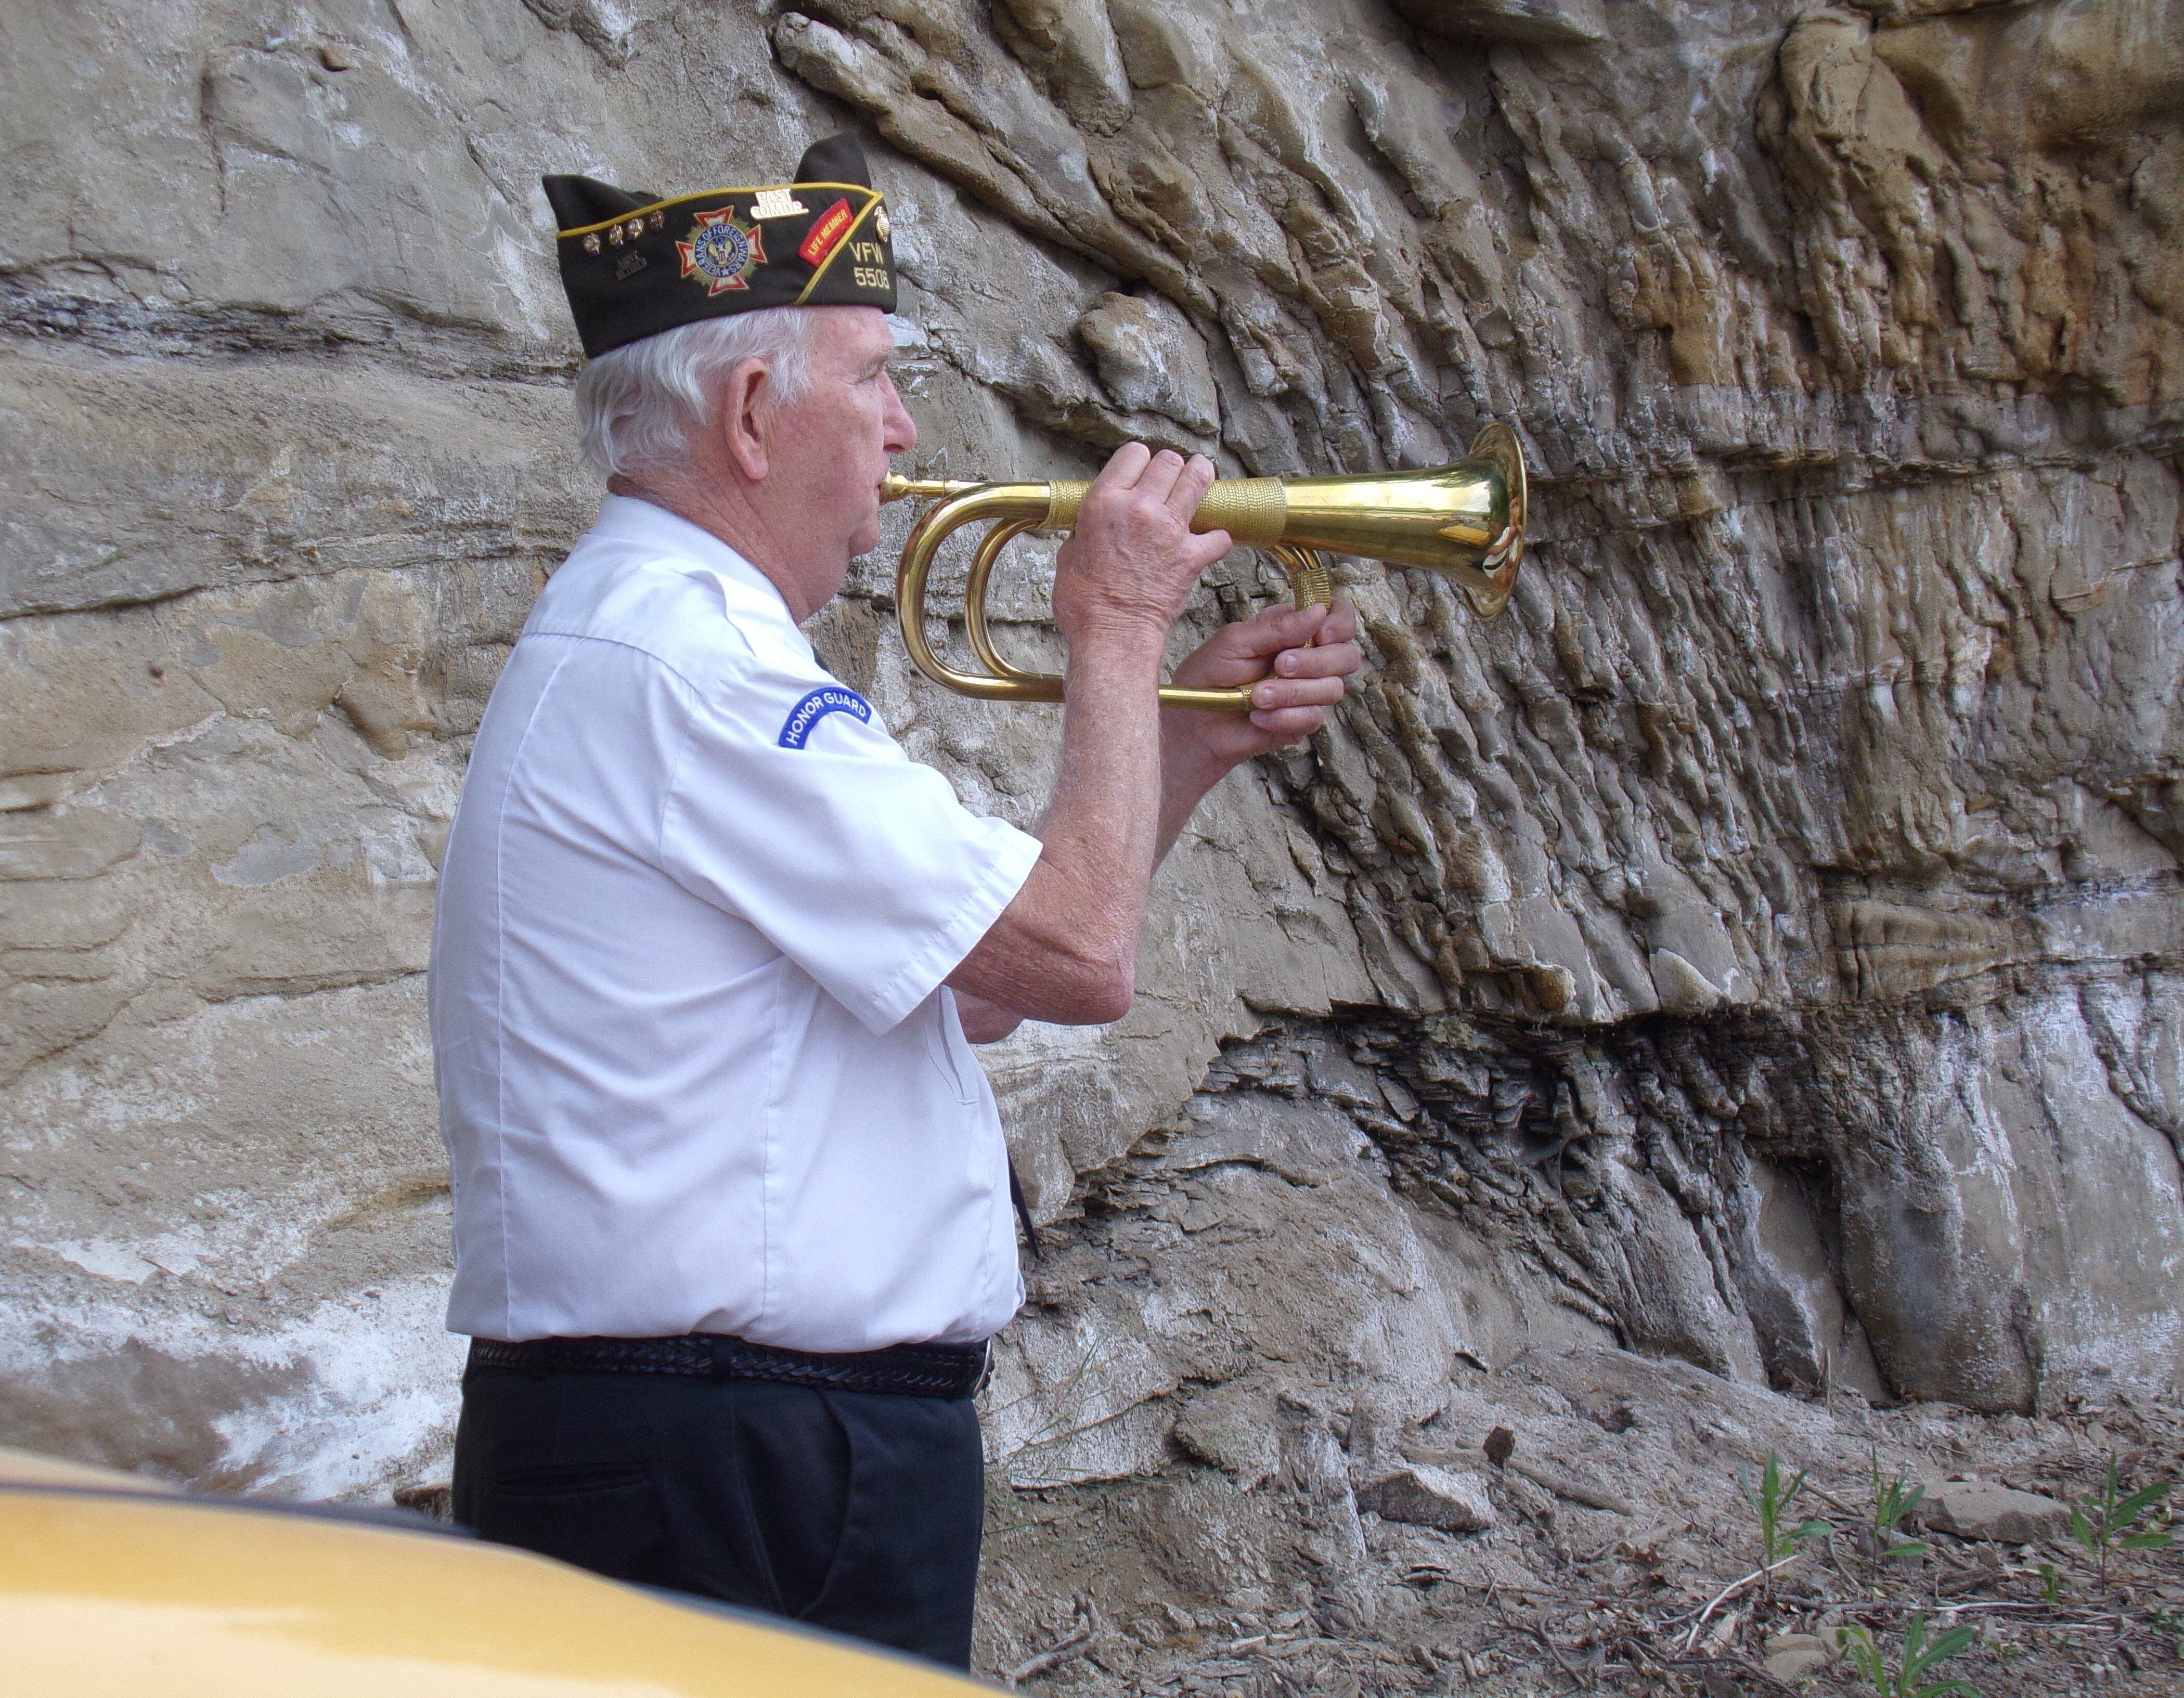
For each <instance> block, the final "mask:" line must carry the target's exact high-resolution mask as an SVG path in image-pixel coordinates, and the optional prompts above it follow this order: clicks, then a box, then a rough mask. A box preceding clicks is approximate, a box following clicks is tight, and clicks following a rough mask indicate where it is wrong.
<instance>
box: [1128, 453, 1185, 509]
mask: <svg viewBox="0 0 2184 1698" xmlns="http://www.w3.org/2000/svg"><path fill="white" fill-rule="evenodd" d="M1184 464H1185V462H1184V458H1183V456H1182V455H1181V454H1178V453H1177V452H1176V451H1175V450H1174V449H1173V448H1162V450H1161V451H1160V452H1159V453H1158V454H1155V455H1154V456H1153V457H1152V459H1150V460H1148V461H1147V462H1146V463H1145V470H1144V471H1143V472H1142V473H1141V474H1139V478H1138V493H1139V494H1140V495H1142V496H1144V497H1145V498H1147V499H1148V500H1152V501H1167V500H1168V499H1169V498H1170V497H1171V496H1173V493H1174V492H1175V484H1176V480H1177V479H1178V478H1179V477H1181V476H1183V474H1184Z"/></svg>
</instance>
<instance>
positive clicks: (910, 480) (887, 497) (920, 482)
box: [880, 472, 978, 501]
mask: <svg viewBox="0 0 2184 1698" xmlns="http://www.w3.org/2000/svg"><path fill="white" fill-rule="evenodd" d="M977 487H978V485H977V484H975V483H955V482H949V481H948V480H947V479H945V478H938V477H901V476H897V475H896V474H895V473H894V472H889V474H888V475H887V476H885V477H883V478H882V479H881V480H880V499H881V500H882V501H900V500H901V499H902V498H904V497H905V496H908V497H910V498H911V499H913V500H917V501H941V500H944V499H946V498H948V497H949V496H951V495H961V493H963V492H964V491H965V490H967V489H976V488H977Z"/></svg>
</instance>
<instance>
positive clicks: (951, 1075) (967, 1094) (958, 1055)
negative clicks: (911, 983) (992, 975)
mask: <svg viewBox="0 0 2184 1698" xmlns="http://www.w3.org/2000/svg"><path fill="white" fill-rule="evenodd" d="M932 1008H933V1016H932V1018H931V1019H930V1020H928V1022H926V1027H925V1053H926V1055H928V1057H929V1058H930V1059H931V1061H932V1062H933V1066H934V1067H936V1068H937V1069H939V1073H940V1077H941V1078H942V1080H943V1081H944V1083H946V1084H947V1086H948V1088H949V1089H950V1091H952V1092H954V1093H955V1096H956V1101H957V1102H959V1103H961V1104H962V1105H964V1106H965V1107H967V1108H968V1107H971V1106H972V1105H976V1104H977V1103H978V1100H979V1099H980V1098H981V1097H982V1096H983V1094H984V1089H985V1083H986V1072H985V1069H984V1068H983V1067H981V1066H979V1065H978V1056H977V1055H974V1054H972V1049H971V1040H970V1039H969V1038H966V1037H965V1036H964V1035H963V1022H962V1021H961V1019H960V1018H958V1017H957V1016H956V993H955V992H953V991H952V990H950V989H949V988H948V987H947V986H945V985H943V986H941V988H939V990H938V991H936V992H935V993H934V994H933V1002H932Z"/></svg>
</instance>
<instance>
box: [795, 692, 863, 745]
mask: <svg viewBox="0 0 2184 1698" xmlns="http://www.w3.org/2000/svg"><path fill="white" fill-rule="evenodd" d="M828 714H854V715H855V716H856V717H857V718H858V719H860V720H861V721H864V722H865V723H866V725H870V724H871V723H872V704H871V703H870V702H868V701H866V699H864V698H863V697H862V696H861V695H859V694H858V693H856V692H855V690H853V689H851V688H850V687H849V686H848V685H847V684H828V685H826V686H824V687H823V688H820V689H816V690H814V691H812V693H811V694H810V695H808V696H806V697H805V699H803V700H802V701H800V702H799V703H797V704H796V705H795V706H794V707H793V708H791V709H790V710H788V718H787V719H785V720H783V721H782V722H781V735H780V736H779V737H778V738H776V739H775V741H776V742H777V743H780V745H781V746H782V747H783V749H801V748H803V747H804V745H805V743H808V742H809V741H810V740H811V727H814V726H816V725H817V724H818V723H819V721H821V720H822V719H824V718H826V717H827V715H828Z"/></svg>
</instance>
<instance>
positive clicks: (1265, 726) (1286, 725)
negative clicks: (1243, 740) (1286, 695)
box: [1251, 708, 1327, 746]
mask: <svg viewBox="0 0 2184 1698" xmlns="http://www.w3.org/2000/svg"><path fill="white" fill-rule="evenodd" d="M1251 723H1252V724H1253V725H1255V726H1256V727H1258V728H1259V729H1260V730H1261V731H1262V732H1265V733H1266V734H1267V735H1268V736H1269V737H1271V738H1273V740H1274V742H1275V743H1276V745H1277V746H1279V745H1280V744H1282V743H1303V742H1305V741H1306V740H1307V739H1308V738H1310V737H1311V736H1312V733H1313V732H1316V731H1318V729H1319V728H1320V727H1322V726H1323V725H1325V724H1326V723H1327V715H1326V713H1325V712H1324V711H1323V710H1321V709H1319V708H1280V709H1277V710H1273V712H1268V711H1267V710H1264V709H1256V708H1255V709H1254V710H1252V712H1251Z"/></svg>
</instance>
